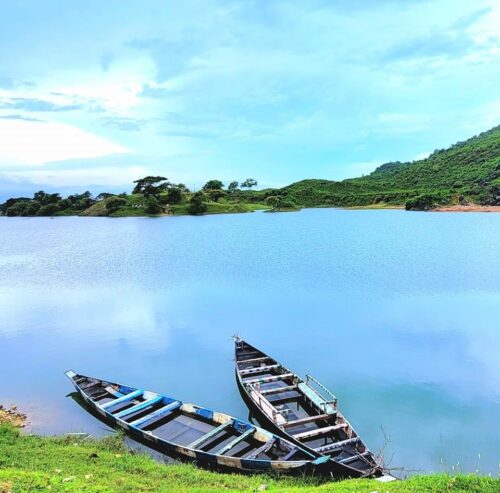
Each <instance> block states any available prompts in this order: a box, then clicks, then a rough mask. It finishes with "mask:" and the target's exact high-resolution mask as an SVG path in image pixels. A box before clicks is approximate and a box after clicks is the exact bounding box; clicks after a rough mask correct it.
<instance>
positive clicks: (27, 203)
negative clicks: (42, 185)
mask: <svg viewBox="0 0 500 493" xmlns="http://www.w3.org/2000/svg"><path fill="white" fill-rule="evenodd" d="M39 209H40V204H39V203H38V202H37V201H36V200H20V201H17V202H14V204H12V205H11V206H10V207H8V208H7V210H6V215H7V216H36V214H37V212H38V210H39Z"/></svg>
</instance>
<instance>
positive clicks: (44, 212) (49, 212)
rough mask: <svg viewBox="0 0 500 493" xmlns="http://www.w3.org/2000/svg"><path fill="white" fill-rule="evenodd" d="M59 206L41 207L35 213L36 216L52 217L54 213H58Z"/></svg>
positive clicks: (48, 205)
mask: <svg viewBox="0 0 500 493" xmlns="http://www.w3.org/2000/svg"><path fill="white" fill-rule="evenodd" d="M59 210H60V209H59V206H58V205H57V204H52V203H51V204H47V205H44V206H42V207H40V209H39V210H38V212H37V214H36V215H37V216H53V215H54V214H55V213H56V212H58V211H59Z"/></svg>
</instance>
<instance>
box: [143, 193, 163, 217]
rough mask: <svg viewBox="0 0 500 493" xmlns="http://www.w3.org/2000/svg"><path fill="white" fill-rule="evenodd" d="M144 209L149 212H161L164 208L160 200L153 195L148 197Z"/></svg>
mask: <svg viewBox="0 0 500 493" xmlns="http://www.w3.org/2000/svg"><path fill="white" fill-rule="evenodd" d="M144 210H145V211H146V213H147V214H160V212H161V211H162V208H161V206H160V203H159V202H158V200H157V199H156V198H155V197H153V196H152V195H151V196H149V197H148V198H147V199H146V208H145V209H144Z"/></svg>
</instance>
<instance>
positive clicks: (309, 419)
mask: <svg viewBox="0 0 500 493" xmlns="http://www.w3.org/2000/svg"><path fill="white" fill-rule="evenodd" d="M331 417H332V415H331V414H318V415H317V416H307V417H306V418H301V419H294V420H292V421H287V422H286V423H285V424H284V425H283V428H290V427H291V426H300V425H306V424H308V423H314V422H315V421H322V420H324V419H328V418H331Z"/></svg>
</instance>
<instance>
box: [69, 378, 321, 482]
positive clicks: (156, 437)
mask: <svg viewBox="0 0 500 493" xmlns="http://www.w3.org/2000/svg"><path fill="white" fill-rule="evenodd" d="M66 375H67V377H68V378H69V379H70V380H71V381H72V383H73V385H74V386H75V388H76V390H77V391H78V392H79V394H80V395H81V396H82V398H83V400H84V401H85V403H86V404H87V405H88V406H89V408H90V410H91V411H92V412H93V413H94V414H96V415H97V416H98V417H99V418H100V419H102V420H103V421H104V422H106V423H108V424H110V425H111V426H113V427H115V428H121V429H123V430H124V431H125V432H126V433H127V435H129V436H130V437H131V438H134V439H135V440H137V441H138V442H140V443H142V444H144V445H147V446H149V447H151V448H152V449H154V450H157V451H158V452H161V453H164V454H166V455H169V456H171V457H174V458H178V459H184V460H190V461H196V463H197V464H198V465H201V466H204V467H211V468H216V469H222V470H232V471H238V472H247V473H255V472H268V471H279V472H282V473H304V472H321V469H322V467H324V464H325V463H326V462H327V461H325V460H324V458H318V457H317V455H315V454H312V453H311V452H309V451H306V450H305V449H304V448H303V447H301V446H300V445H298V444H292V443H290V442H289V441H288V440H286V439H283V438H282V437H278V436H275V435H273V434H272V433H269V432H267V431H265V430H263V429H262V428H259V427H257V426H255V425H253V424H252V423H248V422H246V421H241V420H239V419H236V418H233V417H231V416H228V415H227V414H222V413H218V412H214V411H211V410H209V409H205V408H203V407H199V406H195V405H194V404H187V403H183V402H181V401H180V400H177V399H173V398H171V397H168V396H166V395H162V394H157V393H155V392H150V391H147V390H141V389H137V388H135V387H128V386H126V385H120V384H117V383H111V382H107V381H104V380H100V379H98V378H92V377H87V376H84V375H79V374H77V373H75V372H73V371H68V372H66Z"/></svg>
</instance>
